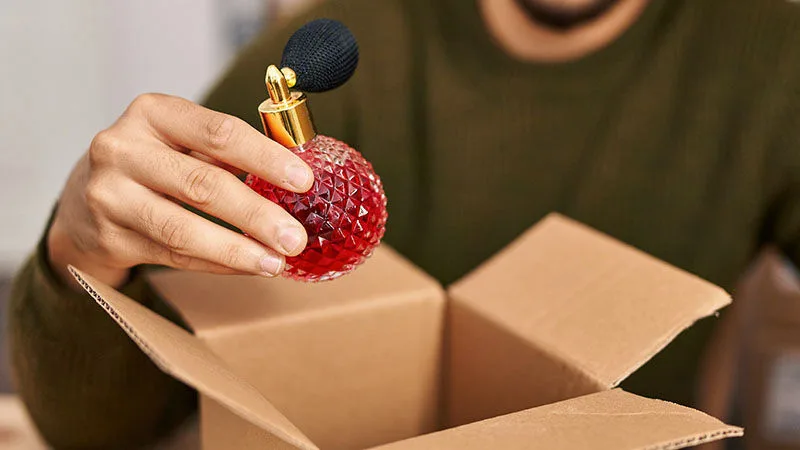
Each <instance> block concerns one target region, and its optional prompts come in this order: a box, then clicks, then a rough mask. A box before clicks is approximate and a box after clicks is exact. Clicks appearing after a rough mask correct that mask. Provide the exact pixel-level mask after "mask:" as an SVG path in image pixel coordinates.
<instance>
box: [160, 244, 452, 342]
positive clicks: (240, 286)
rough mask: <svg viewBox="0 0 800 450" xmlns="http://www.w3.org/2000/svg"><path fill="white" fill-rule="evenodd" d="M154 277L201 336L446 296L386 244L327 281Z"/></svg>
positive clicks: (182, 274) (167, 273)
mask: <svg viewBox="0 0 800 450" xmlns="http://www.w3.org/2000/svg"><path fill="white" fill-rule="evenodd" d="M149 280H150V283H151V285H152V286H153V288H154V289H155V290H156V292H158V294H159V295H160V296H161V297H162V298H164V299H165V300H167V301H168V302H169V303H170V304H171V305H172V306H174V307H175V309H176V310H177V311H178V313H179V314H180V315H181V317H182V318H183V319H184V320H185V321H186V323H187V324H189V326H190V327H191V328H192V330H193V331H194V332H195V334H196V335H197V336H199V337H201V338H203V337H206V336H210V335H213V334H214V333H216V332H218V331H220V330H224V329H227V328H229V327H232V326H236V327H239V326H242V325H244V324H248V323H257V322H260V321H263V320H269V321H271V322H273V323H275V322H278V321H281V320H291V319H292V318H295V317H299V316H301V315H305V316H306V317H307V316H310V315H319V314H326V313H332V314H338V313H341V311H342V309H343V308H346V307H350V308H359V307H371V306H380V305H382V304H384V303H385V302H386V299H387V298H397V297H398V296H409V297H411V298H420V297H432V298H437V297H440V296H442V295H443V289H442V287H441V285H439V284H438V283H437V282H436V280H434V279H433V278H432V277H431V276H430V275H428V274H426V273H425V272H423V271H422V270H420V269H419V268H417V267H416V266H414V265H413V264H411V263H410V262H409V261H408V260H406V259H405V258H403V257H402V256H400V255H399V254H398V253H397V252H395V251H394V250H393V249H391V248H389V247H388V246H387V245H386V244H381V246H380V247H379V248H377V249H375V253H374V254H373V255H372V256H371V257H370V259H369V260H367V262H366V263H364V264H363V265H362V266H360V267H359V268H358V270H355V271H353V272H352V273H350V274H348V275H347V276H346V277H341V278H338V279H336V280H333V281H329V282H325V283H298V282H296V281H294V280H290V279H287V278H280V277H279V278H270V279H266V278H262V277H257V276H247V275H242V276H230V275H214V274H209V273H200V272H189V271H180V270H162V271H158V272H154V273H152V274H150V275H149ZM221 300H224V301H221Z"/></svg>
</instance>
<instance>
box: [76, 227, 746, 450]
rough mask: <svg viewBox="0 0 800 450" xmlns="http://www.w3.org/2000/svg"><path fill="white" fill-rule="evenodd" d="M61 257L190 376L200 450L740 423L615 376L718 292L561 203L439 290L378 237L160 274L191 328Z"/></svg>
mask: <svg viewBox="0 0 800 450" xmlns="http://www.w3.org/2000/svg"><path fill="white" fill-rule="evenodd" d="M72 270H73V274H74V275H75V276H76V277H77V279H78V280H79V281H80V282H81V284H82V285H83V286H84V287H85V288H86V289H87V290H88V291H89V292H90V293H91V294H92V296H93V297H94V298H95V300H96V301H97V302H98V303H99V304H100V305H101V306H102V307H103V308H105V310H106V311H107V312H108V313H109V314H110V315H111V316H112V317H113V318H114V320H116V321H117V322H118V323H119V324H120V326H121V327H122V328H123V329H124V330H125V332H126V333H128V335H129V336H130V337H131V338H132V339H133V340H134V341H135V342H136V343H137V344H138V345H139V346H140V347H141V348H142V350H143V351H144V352H145V353H146V354H147V355H149V356H150V358H151V359H152V360H153V361H154V362H155V363H156V364H157V365H158V366H159V367H161V368H162V369H163V370H164V371H165V372H167V373H169V374H171V375H172V376H174V377H176V378H177V379H180V380H182V381H183V382H185V383H187V384H189V385H191V386H193V387H195V388H196V389H197V390H198V391H199V392H200V394H201V405H200V416H201V434H202V441H203V446H204V448H205V449H207V450H215V449H223V448H225V449H231V448H236V449H243V448H252V449H264V448H284V449H291V448H300V449H316V448H322V449H358V448H381V449H393V450H408V449H422V448H426V449H427V448H453V449H455V448H458V449H473V448H509V449H514V448H532V447H535V448H548V449H573V448H609V449H611V448H613V449H638V448H653V449H673V448H683V447H688V446H692V445H696V444H700V443H703V442H709V441H713V440H716V439H721V438H724V437H728V436H740V435H742V430H741V429H739V428H736V427H731V426H727V425H725V424H723V423H722V422H720V421H718V420H717V419H714V418H712V417H710V416H707V415H705V414H703V413H701V412H698V411H695V410H692V409H690V408H686V407H683V406H679V405H675V404H671V403H667V402H663V401H659V400H651V399H646V398H642V397H638V396H636V395H633V394H630V393H627V392H624V391H622V390H620V389H615V387H616V386H617V385H618V384H619V383H620V382H621V381H622V380H624V379H625V377H626V376H628V375H629V374H630V373H632V372H633V371H635V370H636V369H637V368H638V367H639V366H641V365H642V364H643V363H644V362H646V361H647V360H648V359H649V358H651V357H652V356H653V355H654V354H656V353H657V352H658V351H660V350H661V349H662V348H663V347H664V346H666V345H667V344H668V343H669V342H670V340H672V339H673V338H674V337H675V336H676V335H677V334H678V333H680V332H681V331H682V330H684V329H685V328H687V327H688V326H690V325H691V324H692V323H693V322H695V321H696V320H698V319H699V318H701V317H704V316H708V315H711V314H713V313H714V312H715V311H716V310H717V309H718V308H720V307H722V306H724V305H726V304H728V302H729V301H730V299H729V296H728V295H727V294H726V293H725V292H724V291H723V290H721V289H719V288H717V287H715V286H713V285H711V284H709V283H707V282H705V281H703V280H701V279H699V278H697V277H695V276H693V275H690V274H688V273H686V272H683V271H681V270H678V269H676V268H674V267H671V266H669V265H667V264H665V263H663V262H660V261H658V260H656V259H654V258H652V257H650V256H648V255H646V254H644V253H642V252H640V251H638V250H635V249H633V248H631V247H629V246H627V245H624V244H622V243H620V242H617V241H615V240H613V239H611V238H609V237H607V236H605V235H602V234H600V233H598V232H596V231H594V230H591V229H589V228H587V227H585V226H583V225H581V224H578V223H575V222H573V221H571V220H569V219H567V218H564V217H562V216H559V215H551V216H548V217H547V218H546V219H545V220H543V221H542V222H540V223H539V224H537V225H536V226H534V227H533V228H531V229H530V230H529V231H528V232H526V233H525V234H524V235H523V236H521V237H520V238H519V239H518V240H517V241H515V242H514V243H512V244H511V245H510V246H509V247H507V248H506V249H504V250H502V251H501V252H500V253H498V254H497V255H495V256H494V257H493V258H491V259H490V260H489V261H487V262H486V263H485V264H483V265H482V266H481V267H479V268H478V269H477V270H475V271H474V272H472V273H470V274H469V275H467V276H466V277H464V278H463V279H462V280H460V281H459V282H457V283H455V284H454V285H453V286H450V287H449V289H448V290H447V291H445V290H444V289H443V288H442V287H441V286H439V285H438V284H437V283H436V282H435V281H434V280H433V279H432V278H431V277H429V276H428V275H426V274H425V273H423V272H422V271H420V270H419V269H418V268H416V267H414V266H413V265H412V264H410V263H409V262H407V261H406V260H404V259H403V258H401V257H400V256H399V255H398V254H396V253H395V252H393V251H392V250H391V249H389V248H388V247H386V246H383V247H382V248H381V249H379V250H378V251H376V253H375V255H374V256H373V257H372V258H371V259H370V260H369V261H368V262H367V263H366V264H365V265H364V266H362V267H361V268H359V269H358V270H356V271H355V272H354V273H352V274H350V275H348V276H346V277H342V278H341V279H338V280H335V281H332V282H327V283H321V284H303V283H297V282H293V281H290V280H285V279H273V280H266V279H260V278H256V277H230V276H228V277H224V276H215V275H208V274H197V273H185V272H176V271H169V272H163V273H158V274H156V275H154V276H153V278H152V282H153V285H154V287H155V288H156V289H157V290H158V291H159V292H160V293H161V294H162V295H163V296H164V297H165V298H167V299H168V300H169V301H171V302H172V303H173V304H174V305H175V307H176V308H177V309H178V310H179V311H180V312H181V314H182V315H183V317H184V318H185V320H186V321H187V323H188V324H189V325H190V326H191V327H192V329H193V330H194V335H191V334H189V333H186V332H185V331H183V330H182V329H180V328H178V327H177V326H175V325H173V324H172V323H170V322H168V321H166V320H165V319H163V318H161V317H159V316H157V315H156V314H154V313H152V312H151V311H149V310H147V309H146V308H144V307H142V306H141V305H139V304H137V303H135V302H133V301H131V300H130V299H128V298H126V297H124V296H123V295H121V294H120V293H119V292H117V291H115V290H113V289H111V288H109V287H108V286H105V285H103V284H102V283H99V282H97V281H96V280H94V279H93V278H92V277H90V276H89V275H86V274H83V273H81V272H79V271H77V270H74V269H72ZM453 426H455V428H451V427H453Z"/></svg>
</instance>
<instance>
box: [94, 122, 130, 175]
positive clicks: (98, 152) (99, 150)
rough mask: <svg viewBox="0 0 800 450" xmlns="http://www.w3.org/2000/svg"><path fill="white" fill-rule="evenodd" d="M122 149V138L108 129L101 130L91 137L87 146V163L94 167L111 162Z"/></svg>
mask: <svg viewBox="0 0 800 450" xmlns="http://www.w3.org/2000/svg"><path fill="white" fill-rule="evenodd" d="M121 150H122V139H120V138H119V137H118V136H117V134H116V133H115V132H113V131H112V130H110V129H107V130H103V131H101V132H99V133H97V135H96V136H95V137H94V139H92V143H91V145H90V146H89V164H90V165H91V167H93V168H96V167H98V166H102V165H105V164H109V163H112V162H113V161H114V158H115V156H116V155H117V154H119V153H120V151H121Z"/></svg>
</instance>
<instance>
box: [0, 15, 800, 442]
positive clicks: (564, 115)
mask: <svg viewBox="0 0 800 450" xmlns="http://www.w3.org/2000/svg"><path fill="white" fill-rule="evenodd" d="M379 4H380V6H377V5H378V3H376V2H373V1H371V0H343V1H335V2H331V3H326V4H324V5H323V6H321V7H319V8H318V9H316V10H315V11H313V12H312V13H310V14H308V15H305V16H303V17H301V18H299V19H298V20H297V21H295V22H293V23H291V24H289V25H288V26H286V27H285V28H283V29H282V30H280V31H278V32H275V33H272V32H270V33H266V34H264V35H263V36H260V37H259V38H258V39H256V40H255V42H254V43H253V44H252V45H251V46H250V47H249V48H248V49H247V50H246V51H244V52H243V54H242V55H241V56H240V57H239V59H238V60H237V61H236V62H235V64H234V65H233V66H232V68H231V69H230V70H229V71H228V72H227V73H226V74H225V76H224V77H223V78H222V79H221V81H220V82H219V84H218V85H217V86H216V87H215V89H214V90H213V91H212V93H211V94H210V96H209V97H208V99H207V101H206V102H205V106H206V107H207V108H208V109H206V108H204V107H200V106H197V105H194V104H192V103H190V102H188V101H185V100H181V99H176V98H172V97H168V96H163V95H147V96H143V97H140V98H139V99H137V100H136V101H135V102H133V103H132V104H131V106H130V108H129V109H128V110H127V111H126V112H125V113H124V114H123V115H122V117H121V118H120V119H119V120H118V121H117V122H116V123H115V124H114V125H113V126H112V127H110V128H109V129H108V130H105V131H103V132H101V133H99V134H98V135H97V137H96V138H95V139H94V141H93V142H92V143H91V146H90V147H89V150H88V152H87V154H86V156H85V157H84V158H83V159H82V160H81V161H80V162H79V163H78V165H77V166H76V168H75V170H74V172H73V174H72V176H71V178H70V180H69V182H68V183H67V185H66V187H65V189H64V191H63V194H62V196H61V199H60V201H59V205H58V207H57V209H56V210H55V213H54V216H53V219H52V221H51V222H50V224H49V226H48V228H47V231H46V233H45V234H44V236H43V239H42V241H41V244H40V246H39V248H38V251H37V252H36V254H35V255H34V256H33V257H32V258H31V260H30V261H29V262H28V264H27V265H26V266H25V268H24V270H23V271H22V272H21V273H20V275H19V277H18V279H17V284H16V289H15V291H14V297H13V304H12V310H11V333H12V345H13V348H12V351H13V360H14V369H15V373H16V379H17V381H18V386H19V390H20V393H21V395H22V398H23V399H24V401H25V403H26V405H27V407H28V409H29V411H30V413H31V415H32V417H33V419H34V421H35V422H36V424H37V425H38V427H39V428H40V430H41V431H42V433H43V435H44V436H45V438H46V439H47V440H48V441H49V442H50V443H52V444H53V445H54V446H56V447H64V448H108V447H114V446H119V445H120V443H125V444H126V445H129V446H136V445H142V444H146V443H149V442H152V441H154V440H156V439H158V438H159V437H160V436H163V435H164V434H165V433H167V432H169V431H170V430H172V429H173V428H174V427H175V425H176V424H178V423H179V422H180V421H181V420H182V419H184V418H185V417H186V416H187V415H189V414H190V413H191V412H192V410H193V408H194V407H195V403H194V393H193V392H191V391H190V390H189V389H188V388H187V387H185V386H183V385H181V384H180V383H178V382H177V381H174V380H172V379H171V378H169V377H168V376H166V375H164V374H162V373H161V372H159V371H158V369H157V368H156V367H155V366H154V365H153V364H151V363H150V361H149V360H148V359H147V357H146V356H144V355H143V354H142V353H141V352H140V351H139V350H138V349H137V348H136V346H135V345H134V344H133V343H132V342H130V340H129V339H128V338H127V337H126V336H125V335H124V334H123V333H122V332H121V330H120V329H119V328H118V327H117V326H116V325H115V324H114V323H113V322H112V321H111V320H110V319H108V318H107V317H106V316H105V314H104V313H103V312H102V311H101V310H100V308H97V307H96V306H95V305H94V304H93V302H92V301H91V300H90V299H89V298H88V297H87V296H86V295H85V294H83V293H81V292H80V289H78V288H77V287H76V286H74V284H71V283H72V282H71V281H70V277H69V275H68V274H67V272H66V266H67V264H70V263H71V264H75V265H77V266H78V267H80V268H81V269H83V270H84V271H87V272H89V273H91V274H93V275H94V276H95V277H98V278H100V279H101V280H103V281H105V282H107V283H110V284H112V285H114V286H116V287H118V288H119V289H121V290H122V291H123V292H125V293H126V294H128V295H129V296H131V297H132V298H134V299H137V300H139V301H141V302H142V303H144V304H145V305H147V306H148V307H150V308H152V309H154V310H156V311H158V312H160V313H162V314H164V315H166V316H168V317H170V318H173V319H174V314H172V313H171V312H170V310H169V309H168V308H167V307H166V306H165V305H164V303H163V302H162V301H161V300H160V299H158V298H157V297H156V296H155V295H154V294H153V293H152V292H151V291H150V289H149V288H148V286H147V284H146V283H145V281H144V279H143V277H142V275H141V272H142V269H141V267H142V266H143V265H145V264H159V265H167V266H172V267H177V268H181V269H191V270H204V271H211V272H221V273H248V274H260V275H264V276H273V275H275V274H277V273H279V272H280V270H281V268H282V266H283V258H284V256H286V255H294V254H297V253H298V252H300V251H301V250H302V248H303V246H304V244H305V239H306V237H305V235H304V233H303V232H302V229H301V228H300V227H299V224H298V223H297V222H296V221H295V220H294V219H293V218H291V217H290V216H288V215H287V214H285V213H284V212H283V211H282V210H280V209H279V208H277V207H276V206H275V205H273V204H270V203H269V202H267V201H266V200H263V199H261V198H260V197H258V196H257V195H254V194H253V193H252V192H250V191H249V190H248V189H247V188H246V187H244V185H243V184H242V183H241V182H240V181H239V180H238V179H237V178H236V177H235V176H234V174H238V173H239V172H240V171H246V172H253V173H256V174H258V175H259V176H261V177H263V178H265V179H267V180H270V181H272V182H274V183H277V184H279V185H281V186H284V187H286V188H288V189H292V190H296V191H303V190H305V189H307V188H308V187H309V185H310V183H311V174H310V172H309V171H308V168H307V167H306V166H305V165H304V164H303V163H302V162H301V161H300V160H298V159H297V158H296V157H294V156H293V155H292V154H291V153H289V152H288V151H287V150H285V149H283V148H281V147H280V146H278V145H277V144H275V143H273V142H271V141H269V140H268V139H266V138H265V137H263V136H261V135H259V133H258V132H257V131H256V130H255V129H254V128H260V123H259V119H258V116H257V112H256V106H257V105H258V103H259V102H260V101H261V100H262V99H263V98H265V95H266V94H265V88H264V85H263V76H264V69H265V67H266V65H267V64H270V63H276V62H278V61H280V52H281V51H282V47H283V44H284V43H285V42H286V39H287V37H288V36H289V34H291V32H293V31H294V30H295V29H296V28H297V27H298V26H299V25H300V24H302V23H304V22H306V21H308V20H310V19H312V18H315V17H330V18H334V19H338V20H341V21H342V22H344V23H345V24H346V25H347V26H348V27H350V28H351V29H352V31H353V32H354V34H355V35H356V37H357V38H358V39H359V43H360V47H361V64H360V67H359V69H358V70H357V72H356V75H355V76H354V78H353V79H352V80H351V81H350V82H349V83H348V84H347V85H345V86H344V87H342V88H340V89H338V90H336V91H334V92H330V93H325V94H320V95H316V96H313V97H312V98H311V100H310V101H311V103H310V104H311V108H312V111H313V113H314V115H315V117H316V123H317V125H318V127H319V128H320V131H321V132H322V133H324V134H328V135H332V136H336V137H337V138H340V139H343V140H345V141H346V142H348V143H350V144H352V145H354V146H355V147H356V148H358V149H360V150H361V151H362V152H363V153H364V154H365V155H366V156H367V158H368V159H370V160H371V161H372V162H373V164H374V166H375V168H376V170H377V172H378V173H379V174H380V175H381V177H382V178H383V180H384V184H385V187H386V192H387V196H388V198H389V209H390V211H389V212H390V219H389V225H388V233H387V237H386V240H387V242H388V243H389V244H390V245H392V246H393V247H395V248H396V249H398V250H399V251H401V252H402V253H403V254H405V255H406V256H407V257H409V258H410V259H411V260H413V261H414V262H415V263H416V264H418V265H420V266H421V267H422V268H423V269H425V270H426V271H428V272H429V273H431V274H433V275H434V276H436V277H437V278H438V279H439V280H440V281H441V282H443V283H449V282H452V281H454V280H455V279H457V278H458V277H459V276H461V275H463V274H464V273H466V272H468V271H469V270H470V269H472V268H473V267H474V266H476V265H477V264H479V263H480V262H481V261H483V260H484V259H485V258H487V257H488V256H490V255H491V254H492V253H494V252H495V251H497V250H498V249H499V248H501V247H502V246H504V245H505V244H507V243H508V242H510V241H511V240H513V239H514V238H515V237H516V236H518V235H519V234H520V233H521V232H522V231H523V230H525V229H526V228H528V227H529V226H530V225H532V224H533V223H535V222H536V221H537V220H539V219H540V218H542V217H543V216H544V215H545V214H547V213H548V212H551V211H560V212H562V213H564V214H566V215H568V216H570V217H573V218H575V219H577V220H579V221H582V222H585V223H587V224H589V225H591V226H593V227H595V228H598V229H600V230H602V231H604V232H606V233H609V234H611V235H612V236H614V237H616V238H619V239H621V240H623V241H625V242H628V243H630V244H632V245H634V246H636V247H638V248H641V249H642V250H645V251H647V252H649V253H651V254H653V255H655V256H657V257H659V258H662V259H664V260H666V261H668V262H670V263H673V264H675V265H677V266H679V267H682V268H684V269H686V270H689V271H691V272H693V273H696V274H698V275H699V276H701V277H704V278H706V279H709V280H711V281H713V282H715V283H718V284H721V285H723V286H726V287H730V286H731V283H732V282H733V281H734V280H735V278H736V277H737V276H738V275H739V274H740V272H741V271H742V269H743V268H744V266H745V265H746V264H747V262H748V260H749V259H750V257H751V256H752V254H753V252H754V251H755V250H757V249H758V247H759V246H761V245H763V244H765V243H768V242H769V243H775V244H777V245H779V246H780V248H782V249H783V250H784V251H785V252H786V254H787V255H788V256H790V257H791V258H793V259H794V260H795V261H800V252H799V250H800V246H799V245H800V208H798V200H800V198H799V197H798V196H797V187H798V185H797V181H798V179H799V178H798V176H800V171H798V163H800V158H799V157H798V155H797V152H796V148H797V145H798V143H800V50H799V49H798V48H797V46H796V43H797V42H800V41H798V39H797V38H798V34H799V33H798V30H800V5H794V4H791V3H789V2H787V1H786V0H763V1H758V2H755V1H753V2H731V1H728V0H691V1H690V0H686V1H681V0H650V1H646V0H561V1H558V0H479V1H477V4H473V3H472V2H466V1H463V0H437V1H433V2H431V1H426V0H391V1H382V2H379ZM217 111H219V112H217ZM222 113H225V114H222ZM235 117H238V118H241V119H244V121H242V120H239V119H236V118H235ZM245 122H246V123H245ZM248 124H249V125H248ZM173 199H174V200H175V202H173ZM178 203H187V204H189V205H190V206H192V207H194V208H196V209H198V210H201V211H204V212H205V213H207V214H208V215H209V216H212V217H216V218H218V219H220V221H222V222H223V223H226V224H230V225H233V226H235V227H236V228H238V229H240V230H244V231H246V232H247V233H248V234H249V235H250V236H252V237H253V239H247V238H245V237H243V236H242V235H239V234H237V233H235V232H234V231H231V230H229V229H227V228H223V227H222V226H219V225H216V224H214V223H212V222H211V221H208V220H206V219H204V218H203V217H201V216H199V215H195V214H191V213H189V212H188V211H187V210H185V209H183V208H181V207H180V206H178ZM710 323H711V322H710V321H706V323H705V324H704V325H705V326H703V327H695V328H694V331H691V332H689V333H685V334H684V335H682V336H681V337H680V338H679V339H678V340H677V341H676V342H675V343H674V344H673V345H671V346H670V347H669V349H668V350H667V351H666V352H664V353H663V354H662V355H661V356H659V357H657V358H656V359H655V360H654V361H652V362H651V363H650V364H648V365H647V366H646V367H645V368H644V369H643V370H642V371H640V372H639V373H638V374H637V375H636V376H635V378H634V379H632V380H631V381H630V383H629V384H628V385H627V387H628V388H629V389H631V390H633V391H635V392H637V393H640V394H644V395H657V396H659V397H662V398H667V399H669V400H674V401H679V402H684V403H689V402H691V399H692V394H693V392H692V389H693V386H692V379H693V374H694V370H695V366H696V364H697V360H698V357H699V356H698V355H699V351H700V349H701V348H702V344H703V341H704V339H705V337H706V335H707V332H708V328H709V326H708V325H709V324H710Z"/></svg>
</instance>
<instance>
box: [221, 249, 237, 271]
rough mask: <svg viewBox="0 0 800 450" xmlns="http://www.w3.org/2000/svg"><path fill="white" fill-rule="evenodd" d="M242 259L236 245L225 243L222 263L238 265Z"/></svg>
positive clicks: (232, 265) (229, 265)
mask: <svg viewBox="0 0 800 450" xmlns="http://www.w3.org/2000/svg"><path fill="white" fill-rule="evenodd" d="M241 261H242V254H241V252H240V251H239V247H237V246H236V245H224V246H223V247H222V249H221V250H220V263H222V265H223V266H227V267H237V266H238V265H239V264H240V263H241Z"/></svg>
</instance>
